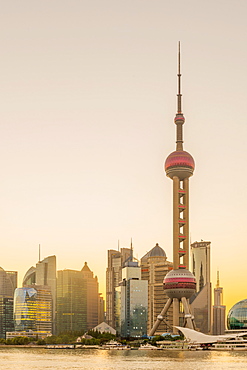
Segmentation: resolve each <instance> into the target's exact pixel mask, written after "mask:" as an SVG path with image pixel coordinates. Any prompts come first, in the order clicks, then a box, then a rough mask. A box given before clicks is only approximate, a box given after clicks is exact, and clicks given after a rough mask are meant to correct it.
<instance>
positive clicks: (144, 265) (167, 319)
mask: <svg viewBox="0 0 247 370" xmlns="http://www.w3.org/2000/svg"><path fill="white" fill-rule="evenodd" d="M172 268H173V264H172V262H169V261H167V257H166V253H165V251H164V249H162V248H161V247H160V246H159V245H158V243H157V244H156V245H155V246H154V247H153V248H152V249H151V250H150V251H149V252H148V253H146V254H145V255H144V256H143V257H142V258H141V277H142V280H147V281H148V323H147V328H148V332H149V331H150V330H151V329H152V327H153V326H154V323H155V321H156V318H157V316H158V315H159V313H160V312H161V310H162V308H163V307H164V303H166V301H167V300H168V297H167V296H166V294H165V292H164V290H163V281H164V277H165V276H166V274H167V273H168V272H169V271H171V270H172ZM172 324H173V322H172V307H170V308H169V310H168V311H167V313H166V315H165V316H164V319H163V321H162V322H161V324H160V326H159V328H158V330H157V331H156V334H162V333H165V332H170V331H172Z"/></svg>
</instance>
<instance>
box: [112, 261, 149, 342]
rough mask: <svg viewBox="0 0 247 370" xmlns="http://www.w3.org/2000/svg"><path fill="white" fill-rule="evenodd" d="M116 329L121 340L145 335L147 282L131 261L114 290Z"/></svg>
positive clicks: (138, 268) (126, 264) (127, 263)
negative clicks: (115, 295) (115, 294)
mask: <svg viewBox="0 0 247 370" xmlns="http://www.w3.org/2000/svg"><path fill="white" fill-rule="evenodd" d="M115 290H116V293H117V297H116V308H115V313H116V329H117V332H118V333H119V334H120V335H121V337H123V338H133V337H142V336H143V335H146V334H147V310H148V281H147V280H142V279H141V268H140V266H139V265H138V262H136V261H133V260H132V259H131V260H129V261H127V262H126V263H125V266H124V267H123V269H122V281H121V282H120V284H119V286H118V287H116V288H115Z"/></svg>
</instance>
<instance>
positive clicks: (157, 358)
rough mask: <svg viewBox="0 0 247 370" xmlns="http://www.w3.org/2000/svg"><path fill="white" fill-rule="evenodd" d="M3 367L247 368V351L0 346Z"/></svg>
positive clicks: (5, 369)
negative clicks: (64, 348)
mask: <svg viewBox="0 0 247 370" xmlns="http://www.w3.org/2000/svg"><path fill="white" fill-rule="evenodd" d="M0 369H3V370H41V369H42V370H43V369H46V370H74V369H86V370H105V369H107V370H129V369H130V370H144V369H145V370H182V369H183V370H209V369H212V370H219V369H222V370H223V369H224V370H228V369H234V370H235V369H245V370H246V369H247V352H216V351H183V352H182V351H181V352H180V351H156V350H155V351H144V350H143V351H138V350H131V351H130V350H123V351H117V350H111V351H108V350H97V349H66V350H59V349H44V348H0Z"/></svg>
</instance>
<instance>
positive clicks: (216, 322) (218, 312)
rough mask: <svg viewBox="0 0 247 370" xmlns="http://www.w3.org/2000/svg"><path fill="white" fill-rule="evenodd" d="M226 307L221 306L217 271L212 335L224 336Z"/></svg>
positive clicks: (221, 297) (220, 291)
mask: <svg viewBox="0 0 247 370" xmlns="http://www.w3.org/2000/svg"><path fill="white" fill-rule="evenodd" d="M225 323H226V306H224V305H223V288H222V287H220V279H219V271H217V284H216V288H214V305H213V329H212V332H213V334H214V335H222V334H225V325H226V324H225Z"/></svg>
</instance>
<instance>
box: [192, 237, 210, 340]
mask: <svg viewBox="0 0 247 370" xmlns="http://www.w3.org/2000/svg"><path fill="white" fill-rule="evenodd" d="M210 244H211V242H205V241H203V240H201V241H200V242H194V243H192V244H191V271H192V273H193V275H194V276H195V278H196V293H195V294H194V295H193V296H192V297H191V298H190V306H191V312H192V314H193V315H194V317H195V325H196V328H197V329H198V330H199V331H201V332H202V333H205V334H208V333H210V332H211V306H212V302H211V301H212V299H211V282H210Z"/></svg>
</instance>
